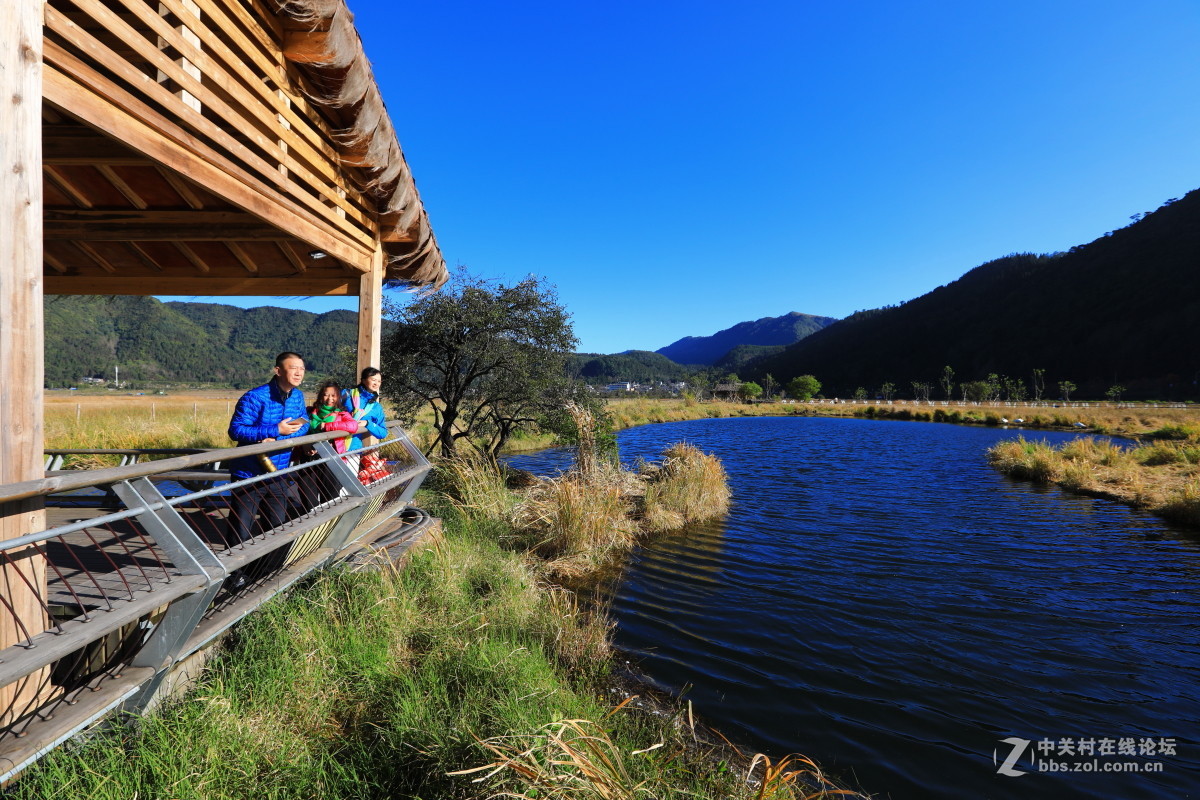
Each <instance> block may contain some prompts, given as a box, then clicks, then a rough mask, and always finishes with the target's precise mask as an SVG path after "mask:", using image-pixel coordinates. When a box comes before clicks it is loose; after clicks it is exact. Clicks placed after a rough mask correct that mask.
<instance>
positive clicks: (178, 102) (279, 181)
mask: <svg viewBox="0 0 1200 800" xmlns="http://www.w3.org/2000/svg"><path fill="white" fill-rule="evenodd" d="M78 3H79V5H80V6H82V7H86V9H87V10H88V11H89V13H91V14H93V15H95V16H96V17H97V19H99V20H101V21H104V22H106V23H107V26H108V27H110V28H112V29H116V32H117V33H119V34H124V35H125V36H127V37H128V41H130V42H132V43H133V44H134V47H136V48H137V49H138V51H139V54H140V55H142V56H143V57H144V58H146V59H147V60H148V61H150V62H151V63H152V64H154V65H155V66H156V67H157V68H158V69H160V70H162V71H163V72H165V73H166V74H167V75H169V76H170V77H171V78H172V79H173V80H175V81H176V82H177V83H179V84H180V85H181V86H184V87H185V88H187V89H188V90H189V91H190V92H191V93H192V94H195V95H197V96H198V97H200V98H201V101H202V102H203V103H204V104H206V105H212V106H214V110H215V111H217V112H218V113H219V114H220V115H221V116H222V117H223V118H225V119H228V120H230V121H231V122H235V124H236V120H238V119H240V118H241V116H242V115H240V114H238V113H237V111H235V110H234V109H232V108H231V107H229V106H228V105H227V104H226V103H224V102H222V101H220V100H218V99H217V98H216V96H215V95H213V94H212V93H211V92H208V91H207V90H206V89H204V88H203V86H201V85H200V83H199V82H197V81H196V80H195V79H194V78H192V77H191V76H190V75H188V74H187V73H186V72H184V71H183V70H182V69H181V68H180V67H179V66H178V65H177V64H175V63H174V62H172V61H171V60H170V59H169V58H167V57H166V56H165V55H163V54H162V53H161V52H160V51H159V50H158V49H157V48H156V47H154V46H153V45H152V44H151V43H150V42H148V41H146V40H145V39H144V38H143V37H142V36H141V35H140V34H139V33H138V32H137V31H136V30H134V29H133V28H132V27H131V26H129V25H128V24H127V23H125V22H124V21H123V20H121V19H120V17H118V16H117V15H116V14H114V13H112V12H111V11H109V10H108V9H106V8H105V7H104V6H103V5H102V4H101V3H99V2H98V1H97V0H78ZM46 25H47V27H48V28H49V29H50V30H52V31H54V32H55V33H57V34H59V35H61V36H62V37H64V38H65V39H67V41H69V42H70V43H71V44H73V45H74V46H76V47H78V48H79V49H80V50H81V51H83V52H84V53H86V54H87V56H88V57H89V58H92V59H94V60H95V61H96V62H98V63H99V64H101V65H102V66H104V67H105V68H106V69H108V70H110V71H111V72H112V73H113V74H115V75H117V76H118V77H119V78H121V79H122V80H123V81H125V82H126V84H127V85H128V86H130V87H135V88H137V89H138V90H140V91H142V92H143V93H144V94H145V95H146V96H147V97H148V98H150V99H151V100H153V101H155V102H157V103H159V104H161V105H162V106H163V107H164V108H166V109H168V110H169V111H170V112H172V113H173V115H174V117H175V118H176V119H178V120H180V121H181V122H183V123H184V124H185V125H187V126H188V127H190V128H191V129H193V130H195V131H196V132H198V133H201V134H203V135H204V136H206V137H208V138H209V139H210V140H212V141H213V142H214V143H216V144H217V145H219V146H220V147H221V148H222V149H224V150H225V151H226V152H227V153H229V154H231V155H232V156H234V157H235V158H237V159H238V160H239V161H241V162H243V163H244V164H245V165H246V166H247V167H248V168H249V169H251V170H253V171H254V172H255V173H257V175H258V178H259V179H260V180H262V181H263V182H265V183H267V184H274V185H275V186H276V187H277V188H278V189H280V190H283V191H288V193H289V196H291V197H292V198H293V199H294V200H298V201H299V202H301V203H303V204H304V205H306V206H308V207H309V209H310V210H311V211H313V212H315V213H316V214H318V215H319V216H321V217H323V218H325V219H326V220H327V221H329V222H332V223H333V224H334V225H336V226H338V227H339V228H340V229H341V230H342V231H343V232H344V233H346V234H348V235H350V236H352V237H354V238H357V239H358V240H359V241H361V242H364V243H366V242H369V240H370V234H368V233H366V232H363V231H361V230H359V229H358V228H356V227H355V226H353V225H351V224H349V223H348V222H347V221H346V220H345V218H343V217H339V216H338V215H337V214H335V213H333V210H332V209H331V208H329V206H327V205H325V204H324V203H323V202H321V200H320V199H319V198H317V197H315V196H313V195H311V194H309V193H308V192H305V191H295V192H293V191H290V185H289V183H288V182H287V181H286V180H284V179H283V178H282V176H280V174H279V172H278V171H277V169H276V166H275V163H273V162H275V161H278V160H279V159H280V158H282V157H283V154H282V153H281V152H280V151H279V148H278V146H277V145H276V143H275V141H274V140H272V139H268V138H267V137H265V136H263V135H262V133H261V132H259V131H257V130H255V129H253V128H252V127H250V126H249V125H248V124H244V125H242V126H240V132H241V133H242V134H243V135H245V136H247V137H248V138H249V139H250V140H251V141H252V142H253V143H254V144H255V145H256V146H257V147H258V148H259V149H260V150H261V151H262V152H264V153H266V154H267V155H268V156H270V157H271V158H272V161H271V162H269V161H267V160H265V159H264V158H263V157H262V156H261V155H259V154H258V153H256V152H254V151H253V150H251V149H250V148H249V147H247V146H246V145H245V144H243V143H242V142H240V141H239V140H238V139H237V138H235V137H234V136H232V135H230V134H229V133H228V132H226V131H225V130H224V129H223V128H222V127H221V126H219V125H217V124H216V123H215V122H213V121H212V120H210V119H208V118H207V117H205V116H203V115H202V114H201V113H199V112H197V111H196V109H194V108H192V107H191V106H190V105H188V104H187V103H186V102H185V101H184V100H182V99H180V98H179V97H176V96H175V95H174V94H172V93H171V92H170V91H168V90H167V89H166V88H165V87H163V86H161V85H160V84H158V83H156V82H153V81H150V80H147V78H146V75H145V74H144V73H143V72H142V71H141V70H140V69H139V68H138V67H137V66H135V65H134V64H132V63H131V62H129V61H127V60H125V59H124V58H121V57H120V56H119V55H117V54H116V53H114V52H113V51H112V50H111V49H109V48H108V47H106V46H105V45H104V43H103V42H101V41H100V40H99V39H97V38H96V37H94V36H92V35H91V34H90V33H88V32H87V31H85V30H84V29H83V28H81V27H79V26H78V25H76V24H75V23H74V22H72V21H71V20H70V19H69V18H68V17H67V16H66V15H65V14H63V13H61V12H59V11H57V10H56V9H54V8H53V7H52V6H47V7H46ZM61 55H67V54H66V51H64V50H62V49H61V48H60V47H58V46H57V45H51V44H50V43H47V46H46V57H47V58H48V59H50V60H53V61H54V62H55V63H57V64H59V65H60V66H64V67H67V68H68V69H70V66H69V64H68V61H67V60H65V59H62V58H60V56H61ZM73 60H74V61H76V62H78V59H73ZM78 65H79V66H81V67H83V70H78V71H77V70H75V69H71V70H70V71H72V72H75V74H77V75H79V76H80V77H81V78H85V79H86V83H87V84H89V85H90V84H92V80H91V79H90V77H89V75H88V73H92V72H94V71H93V70H92V69H91V68H90V67H87V66H86V65H83V63H82V62H78ZM243 122H244V123H249V121H248V120H243ZM306 174H307V173H306Z"/></svg>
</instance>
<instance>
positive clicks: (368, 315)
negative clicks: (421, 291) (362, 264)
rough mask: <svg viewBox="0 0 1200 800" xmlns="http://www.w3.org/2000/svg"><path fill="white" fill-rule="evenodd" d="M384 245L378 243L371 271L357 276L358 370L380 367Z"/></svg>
mask: <svg viewBox="0 0 1200 800" xmlns="http://www.w3.org/2000/svg"><path fill="white" fill-rule="evenodd" d="M384 264H385V259H384V254H383V245H382V244H380V245H377V246H376V248H375V254H374V257H373V258H372V259H371V271H370V272H367V273H366V274H365V275H361V276H359V279H358V371H359V373H361V372H362V371H363V370H364V369H365V368H367V367H376V368H378V367H379V351H380V340H381V338H382V336H383V320H382V316H381V315H382V313H383V272H384Z"/></svg>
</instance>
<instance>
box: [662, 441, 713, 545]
mask: <svg viewBox="0 0 1200 800" xmlns="http://www.w3.org/2000/svg"><path fill="white" fill-rule="evenodd" d="M645 478H646V481H647V486H646V500H645V505H644V508H643V511H642V526H643V527H644V528H645V529H646V530H647V531H650V532H655V531H665V530H675V529H677V528H682V527H683V526H685V525H689V524H692V523H695V522H704V521H707V520H711V519H717V518H718V517H722V516H724V515H725V514H726V513H728V511H729V500H730V491H729V478H728V476H727V475H726V474H725V468H724V467H723V466H721V462H720V461H719V460H718V459H717V458H716V456H712V455H709V454H708V453H705V452H703V451H702V450H700V449H699V448H697V447H695V446H693V445H690V444H687V443H686V442H681V443H679V444H674V445H671V446H670V447H668V448H667V449H666V450H665V451H663V462H662V464H661V465H659V466H656V467H652V468H650V469H649V470H646V472H645Z"/></svg>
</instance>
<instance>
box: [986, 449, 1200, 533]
mask: <svg viewBox="0 0 1200 800" xmlns="http://www.w3.org/2000/svg"><path fill="white" fill-rule="evenodd" d="M988 459H989V461H990V462H991V463H992V465H993V466H995V467H996V468H997V469H999V470H1000V471H1001V472H1003V473H1005V474H1007V475H1011V476H1012V477H1014V478H1023V479H1026V480H1032V481H1035V482H1038V483H1054V484H1057V485H1059V486H1061V487H1062V488H1064V489H1066V490H1068V491H1073V492H1080V493H1086V494H1093V495H1098V496H1101V497H1107V498H1110V499H1113V500H1117V501H1120V502H1123V503H1127V504H1129V505H1132V506H1134V507H1137V508H1143V509H1146V510H1148V511H1150V512H1152V513H1155V514H1158V515H1160V516H1162V517H1166V518H1169V519H1171V520H1173V521H1176V522H1182V523H1184V524H1190V525H1200V488H1197V486H1198V479H1200V445H1197V444H1196V443H1195V442H1193V441H1191V440H1169V439H1156V440H1153V441H1150V442H1148V443H1145V444H1141V445H1138V446H1136V447H1128V448H1125V447H1121V446H1120V445H1119V444H1117V443H1115V442H1112V441H1099V440H1096V439H1093V438H1091V437H1085V438H1080V439H1075V440H1072V441H1070V442H1066V443H1064V444H1063V445H1060V446H1059V447H1052V446H1051V445H1049V444H1048V443H1047V442H1044V441H1042V442H1034V441H1029V440H1027V439H1025V438H1024V437H1020V438H1018V439H1011V440H1007V441H1003V442H998V443H997V444H995V445H993V446H992V448H991V449H990V450H989V451H988Z"/></svg>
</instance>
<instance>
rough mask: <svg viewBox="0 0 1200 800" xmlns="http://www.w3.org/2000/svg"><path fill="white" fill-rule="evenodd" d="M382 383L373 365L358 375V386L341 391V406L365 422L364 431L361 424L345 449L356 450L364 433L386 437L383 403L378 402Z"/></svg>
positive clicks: (361, 444)
mask: <svg viewBox="0 0 1200 800" xmlns="http://www.w3.org/2000/svg"><path fill="white" fill-rule="evenodd" d="M382 385H383V375H382V374H381V373H380V372H379V370H377V369H375V368H374V367H367V368H366V369H364V370H363V371H362V375H361V376H359V383H358V386H355V387H354V388H353V389H346V390H345V391H343V392H342V407H343V408H345V409H346V410H347V411H349V412H350V413H351V414H353V415H354V418H355V419H357V420H361V421H362V422H364V423H366V426H367V428H366V431H363V430H362V428H361V426H360V428H359V432H358V433H357V434H355V436H354V439H353V440H352V441H351V442H350V446H349V447H348V448H346V449H347V451H349V450H357V449H358V448H360V447H362V446H363V442H362V438H363V436H364V435H369V436H374V437H375V438H376V439H379V440H380V441H382V440H383V439H386V438H387V437H388V429H387V426H386V425H384V416H383V405H382V404H381V403H380V402H379V387H380V386H382Z"/></svg>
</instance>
